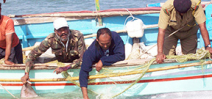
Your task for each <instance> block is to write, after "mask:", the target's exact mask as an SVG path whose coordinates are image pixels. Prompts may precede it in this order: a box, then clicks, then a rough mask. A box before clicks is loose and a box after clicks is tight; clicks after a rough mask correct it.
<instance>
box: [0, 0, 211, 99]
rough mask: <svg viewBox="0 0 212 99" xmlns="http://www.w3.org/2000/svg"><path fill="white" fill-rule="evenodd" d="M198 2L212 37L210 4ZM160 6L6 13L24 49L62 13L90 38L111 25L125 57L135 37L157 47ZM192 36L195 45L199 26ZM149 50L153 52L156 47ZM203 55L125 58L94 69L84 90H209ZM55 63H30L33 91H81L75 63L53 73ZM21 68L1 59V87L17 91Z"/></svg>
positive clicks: (110, 93)
mask: <svg viewBox="0 0 212 99" xmlns="http://www.w3.org/2000/svg"><path fill="white" fill-rule="evenodd" d="M149 6H150V5H149ZM203 7H204V8H205V14H206V18H207V20H206V26H207V29H208V32H209V36H210V40H211V38H212V35H211V32H212V31H211V28H212V27H211V26H212V25H211V23H212V18H211V15H212V12H211V9H212V5H211V4H204V5H203ZM160 9H161V7H154V6H151V7H146V8H129V9H109V10H102V11H95V12H93V11H69V12H57V13H44V14H31V15H9V16H10V17H12V18H13V20H14V22H15V31H16V34H17V35H18V37H19V39H20V41H21V43H22V47H23V48H24V49H23V51H27V50H30V49H32V48H34V47H35V46H34V45H35V43H36V42H41V41H42V40H43V39H44V38H45V37H47V35H49V34H50V33H53V32H54V31H53V23H52V22H53V21H54V20H55V19H56V18H58V17H65V18H66V19H67V21H68V24H69V26H70V28H71V29H76V30H79V31H81V32H82V33H83V34H84V38H85V41H86V40H90V39H95V36H96V31H97V30H98V29H99V28H102V27H108V28H109V29H110V30H112V31H116V32H117V33H119V35H120V36H121V38H122V40H123V41H124V43H125V48H126V53H128V56H127V57H129V56H130V52H132V50H133V44H135V43H139V44H140V45H143V47H142V48H145V49H146V50H144V51H145V52H148V53H150V52H154V51H153V50H156V48H155V46H154V45H155V44H156V43H157V33H158V25H157V23H158V18H159V12H160ZM134 20H139V24H137V25H139V26H140V27H141V28H139V31H143V32H142V34H140V35H139V36H138V37H135V36H132V34H130V33H129V31H128V29H129V28H128V27H131V28H133V26H130V25H129V24H128V22H130V21H134ZM141 23H142V24H141ZM128 25H129V26H128ZM130 35H131V36H130ZM197 42H198V49H200V48H202V47H203V46H204V41H203V39H202V37H201V33H200V32H198V41H197ZM150 54H151V55H152V56H154V55H155V53H150ZM132 57H134V56H132ZM201 57H202V56H201ZM203 61H204V62H203ZM203 61H200V60H193V61H187V62H180V63H179V62H171V63H169V62H167V63H165V64H154V57H147V58H143V59H132V60H125V61H123V62H118V63H115V64H113V66H108V67H105V68H103V70H102V71H101V72H100V73H98V72H96V70H95V69H93V71H92V72H91V73H90V77H89V79H90V80H89V86H88V90H89V93H92V94H95V95H96V96H98V97H109V98H115V97H119V98H121V97H123V96H129V97H130V96H145V95H153V94H162V93H170V92H171V93H175V92H191V91H212V85H211V84H210V83H211V80H212V65H211V63H212V61H211V60H210V59H204V60H203ZM144 64H145V65H144ZM151 64H153V65H151ZM64 65H65V64H64ZM57 66H58V65H57V64H53V63H50V64H35V67H34V69H33V70H31V71H30V82H31V86H32V87H33V89H34V90H35V92H36V93H38V94H42V93H69V94H71V93H81V89H80V87H79V81H78V80H79V78H78V76H79V70H80V68H76V69H71V70H68V71H67V72H64V73H62V74H58V75H57V74H55V73H53V71H54V69H55V68H56V67H57ZM24 69H25V65H24V64H16V65H14V66H8V65H0V85H1V87H0V93H10V94H18V93H20V91H21V87H22V85H23V84H22V82H21V81H20V78H21V77H22V76H23V75H24Z"/></svg>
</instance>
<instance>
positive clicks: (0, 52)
mask: <svg viewBox="0 0 212 99" xmlns="http://www.w3.org/2000/svg"><path fill="white" fill-rule="evenodd" d="M4 57H5V49H3V48H0V59H2V58H4ZM8 61H11V62H14V63H15V64H23V55H22V48H21V43H20V42H19V44H18V45H17V46H15V47H13V48H11V52H10V56H9V58H8Z"/></svg>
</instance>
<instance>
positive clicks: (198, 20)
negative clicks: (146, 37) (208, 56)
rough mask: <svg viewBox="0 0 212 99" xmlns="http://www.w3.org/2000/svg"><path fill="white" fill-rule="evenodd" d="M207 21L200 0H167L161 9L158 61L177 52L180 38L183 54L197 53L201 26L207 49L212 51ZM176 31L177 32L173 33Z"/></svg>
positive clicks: (161, 61) (160, 61)
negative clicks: (198, 33) (198, 32)
mask: <svg viewBox="0 0 212 99" xmlns="http://www.w3.org/2000/svg"><path fill="white" fill-rule="evenodd" d="M205 21H206V17H205V14H204V11H203V8H202V6H201V1H200V0H168V1H166V2H165V3H164V5H163V6H162V9H161V11H160V16H159V22H158V26H159V30H158V40H157V45H158V54H157V57H156V60H157V62H158V63H163V60H164V59H165V55H175V54H176V52H175V49H176V46H177V41H178V40H180V43H181V46H182V53H183V54H189V53H196V49H197V31H198V29H199V28H200V32H201V35H202V37H203V40H204V43H205V49H206V50H208V51H209V52H210V53H212V48H211V44H210V40H209V34H208V31H207V29H206V25H205ZM196 24H198V25H196ZM176 31H178V32H176ZM174 32H176V33H175V34H173V35H172V33H174ZM170 35H171V36H170Z"/></svg>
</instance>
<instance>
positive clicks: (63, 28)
mask: <svg viewBox="0 0 212 99" xmlns="http://www.w3.org/2000/svg"><path fill="white" fill-rule="evenodd" d="M53 25H54V32H55V33H51V34H49V35H48V36H47V37H46V38H45V40H43V41H42V42H41V44H40V45H39V46H38V47H36V48H34V49H33V50H32V51H31V52H30V53H29V55H28V57H27V60H26V68H25V75H24V76H23V77H22V78H21V81H22V82H23V83H26V81H27V80H28V79H29V71H30V69H31V68H32V66H33V61H34V60H35V59H36V58H37V57H39V56H40V55H41V54H42V53H44V52H45V51H46V50H47V49H48V48H50V47H51V48H52V53H54V54H55V56H56V58H57V60H58V61H59V62H67V63H71V64H70V65H68V66H65V67H59V68H56V69H55V70H54V72H56V73H57V74H58V73H61V72H62V71H66V70H68V69H71V68H74V67H77V66H80V64H81V62H82V56H83V53H84V51H85V43H84V37H83V34H82V33H81V32H79V31H77V30H69V26H68V23H67V21H66V20H65V18H58V19H56V20H55V21H54V23H53Z"/></svg>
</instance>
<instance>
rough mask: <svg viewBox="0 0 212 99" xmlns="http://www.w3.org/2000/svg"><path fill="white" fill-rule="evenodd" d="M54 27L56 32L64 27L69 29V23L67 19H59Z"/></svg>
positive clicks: (55, 21)
mask: <svg viewBox="0 0 212 99" xmlns="http://www.w3.org/2000/svg"><path fill="white" fill-rule="evenodd" d="M53 25H54V28H55V29H56V30H58V29H60V28H62V27H68V23H67V21H66V19H65V18H58V19H56V20H54V23H53Z"/></svg>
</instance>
